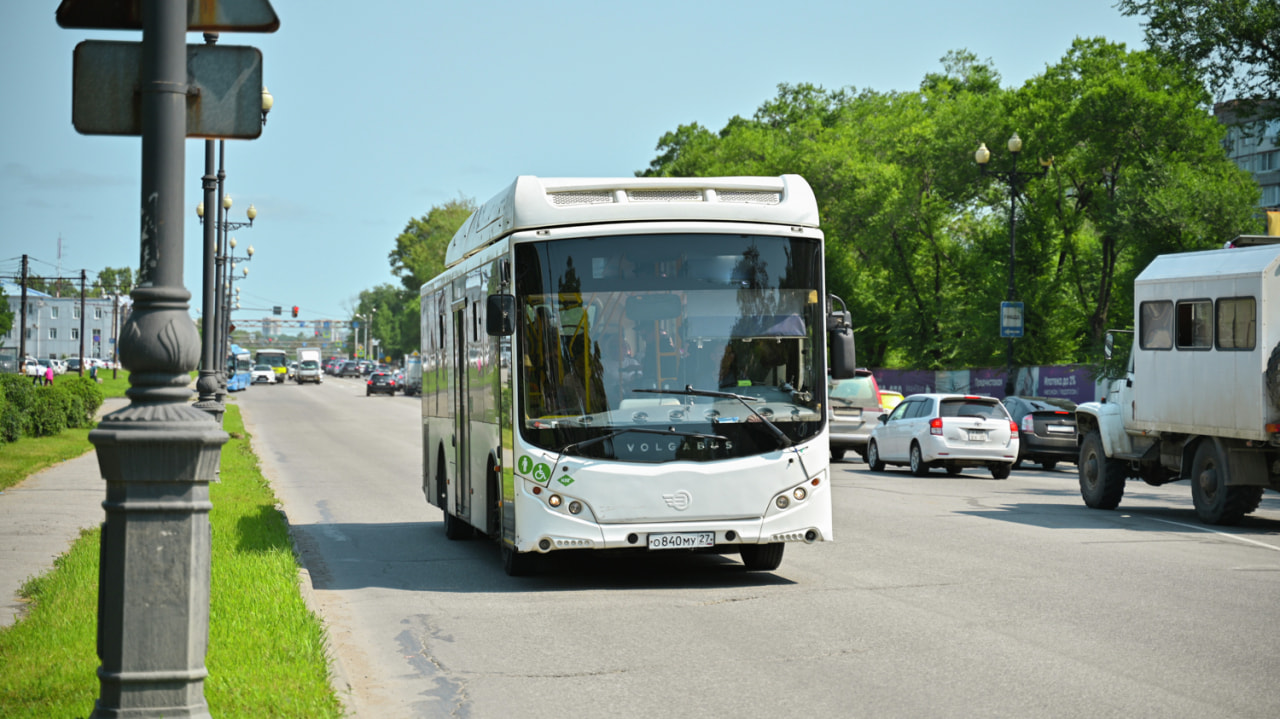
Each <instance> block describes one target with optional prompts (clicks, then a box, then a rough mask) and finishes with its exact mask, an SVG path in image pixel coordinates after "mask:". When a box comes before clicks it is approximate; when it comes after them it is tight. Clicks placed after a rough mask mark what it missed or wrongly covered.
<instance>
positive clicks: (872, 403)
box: [829, 375, 880, 407]
mask: <svg viewBox="0 0 1280 719" xmlns="http://www.w3.org/2000/svg"><path fill="white" fill-rule="evenodd" d="M829 394H830V397H831V402H832V404H835V405H847V406H862V407H878V406H879V404H880V401H879V400H878V399H877V398H876V391H875V385H874V384H872V380H871V377H869V376H865V375H864V376H859V377H850V378H849V379H842V380H835V381H833V382H832V383H831V390H830V393H829Z"/></svg>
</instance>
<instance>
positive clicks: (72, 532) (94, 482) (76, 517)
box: [0, 397, 129, 627]
mask: <svg viewBox="0 0 1280 719" xmlns="http://www.w3.org/2000/svg"><path fill="white" fill-rule="evenodd" d="M128 404H129V400H128V399H126V398H123V397H113V398H111V399H108V400H106V401H105V402H103V404H102V407H100V408H99V410H98V418H99V419H101V418H102V415H104V414H107V413H110V412H114V411H116V410H118V409H120V408H122V407H124V406H126V405H128ZM106 498H107V483H106V482H105V481H104V480H103V479H102V475H101V474H99V473H98V454H97V452H94V451H93V450H90V451H89V452H86V453H85V454H84V455H82V456H80V457H77V458H75V459H72V460H68V461H66V462H63V463H62V464H58V465H54V466H53V467H50V468H48V469H46V470H44V471H42V472H38V473H36V474H33V475H31V476H30V477H28V478H27V479H26V480H24V481H23V482H21V483H20V484H18V485H17V486H14V487H10V488H9V489H6V490H4V491H3V492H0V627H7V626H10V625H12V624H14V623H15V622H16V621H17V619H18V616H17V615H18V614H19V613H20V612H21V611H22V607H23V605H24V604H25V603H24V602H22V601H20V600H19V598H18V590H19V589H20V588H21V587H22V585H23V583H25V582H26V581H27V580H28V579H30V578H31V577H38V576H40V575H41V574H44V573H45V572H48V571H49V570H50V569H52V568H53V560H55V559H57V558H58V557H59V556H61V555H62V554H63V553H65V552H66V551H67V550H68V549H70V548H71V543H72V542H73V541H74V540H75V539H76V538H77V537H79V536H80V530H81V529H84V528H91V527H96V526H99V525H101V524H102V522H103V520H104V519H105V517H106V515H105V514H104V513H103V509H102V501H103V500H104V499H106Z"/></svg>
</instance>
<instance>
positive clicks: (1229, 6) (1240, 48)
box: [1116, 0, 1280, 119]
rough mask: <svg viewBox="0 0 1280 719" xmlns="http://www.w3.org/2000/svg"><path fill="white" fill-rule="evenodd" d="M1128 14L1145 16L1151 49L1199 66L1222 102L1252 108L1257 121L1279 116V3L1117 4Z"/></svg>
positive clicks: (1162, 0)
mask: <svg viewBox="0 0 1280 719" xmlns="http://www.w3.org/2000/svg"><path fill="white" fill-rule="evenodd" d="M1116 7H1118V8H1119V9H1120V11H1121V12H1122V13H1124V14H1125V15H1129V16H1133V15H1144V16H1146V18H1147V23H1146V27H1145V30H1146V39H1147V43H1148V44H1149V45H1150V46H1151V48H1152V49H1154V50H1156V51H1157V52H1159V53H1161V54H1163V55H1167V56H1169V57H1172V58H1175V59H1176V60H1178V61H1179V62H1183V63H1186V64H1187V65H1190V66H1192V67H1195V68H1196V70H1197V71H1198V72H1199V74H1200V76H1201V78H1202V79H1203V80H1204V82H1205V84H1206V85H1207V86H1208V87H1209V89H1210V91H1212V92H1213V94H1214V95H1215V96H1216V97H1217V98H1219V99H1223V100H1225V99H1236V100H1241V101H1244V102H1245V103H1246V104H1247V105H1248V108H1247V109H1248V112H1246V113H1245V114H1255V113H1256V115H1257V117H1259V119H1268V118H1280V103H1267V104H1258V103H1259V101H1265V100H1276V99H1277V98H1280V3H1277V2H1276V0H1119V1H1118V2H1117V3H1116Z"/></svg>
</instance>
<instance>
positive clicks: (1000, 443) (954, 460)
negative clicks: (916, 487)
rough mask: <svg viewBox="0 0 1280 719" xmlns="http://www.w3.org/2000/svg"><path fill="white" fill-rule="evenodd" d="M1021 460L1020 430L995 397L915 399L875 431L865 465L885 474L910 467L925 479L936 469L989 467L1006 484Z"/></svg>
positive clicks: (954, 470) (921, 396)
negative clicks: (886, 469) (891, 467)
mask: <svg viewBox="0 0 1280 719" xmlns="http://www.w3.org/2000/svg"><path fill="white" fill-rule="evenodd" d="M1017 459H1018V425H1017V424H1016V423H1015V422H1014V421H1013V419H1011V418H1010V417H1009V413H1008V411H1006V410H1005V408H1004V405H1003V404H1001V403H1000V400H998V399H996V398H994V397H985V396H978V395H963V394H913V395H911V396H909V397H907V398H905V399H904V400H902V403H901V404H899V405H898V406H897V407H894V408H893V412H891V413H890V414H889V415H888V416H887V417H883V418H881V420H880V422H879V424H877V425H876V426H875V428H874V429H872V430H871V439H870V440H869V441H868V443H867V464H868V465H870V467H871V470H872V471H873V472H883V471H884V467H885V465H887V464H895V465H906V466H908V467H910V468H911V473H912V474H915V475H918V476H922V475H925V474H928V472H929V470H930V469H933V468H934V467H942V468H944V469H946V471H947V474H950V475H956V474H960V472H961V471H963V470H964V468H966V467H986V468H987V469H989V470H990V471H991V476H992V477H995V478H996V479H1006V478H1007V477H1008V476H1009V472H1010V470H1012V469H1013V463H1014V462H1015V461H1017Z"/></svg>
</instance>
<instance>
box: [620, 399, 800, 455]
mask: <svg viewBox="0 0 1280 719" xmlns="http://www.w3.org/2000/svg"><path fill="white" fill-rule="evenodd" d="M631 391H632V392H646V393H648V394H678V395H683V396H686V397H715V398H718V399H736V400H738V401H739V402H741V403H742V406H743V407H746V408H747V409H748V410H750V411H751V414H754V415H755V416H756V418H757V419H759V420H760V421H761V422H763V423H764V426H765V429H768V430H769V433H770V434H772V435H773V436H774V437H776V438H777V440H778V444H781V445H782V446H783V447H784V448H785V447H790V446H791V445H793V444H795V442H792V441H791V438H790V437H788V436H787V435H786V433H785V432H783V431H782V430H781V429H778V425H776V424H774V423H773V422H770V421H769V419H768V418H767V417H765V416H764V415H762V414H760V413H759V412H757V411H756V408H755V407H752V406H751V405H750V403H751V402H763V401H764V399H763V398H761V397H751V396H750V395H745V394H734V393H733V392H717V391H714V390H709V389H694V388H693V385H689V384H687V385H685V386H684V389H633V390H631Z"/></svg>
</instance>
